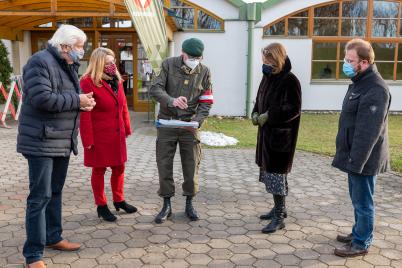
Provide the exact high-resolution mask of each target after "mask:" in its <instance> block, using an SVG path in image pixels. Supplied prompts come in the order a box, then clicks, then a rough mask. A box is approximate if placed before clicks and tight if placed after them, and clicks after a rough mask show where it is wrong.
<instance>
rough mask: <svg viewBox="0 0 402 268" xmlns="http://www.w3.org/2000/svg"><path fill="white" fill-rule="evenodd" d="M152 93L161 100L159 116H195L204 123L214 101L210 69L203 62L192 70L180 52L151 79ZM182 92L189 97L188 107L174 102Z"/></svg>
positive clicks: (165, 63)
mask: <svg viewBox="0 0 402 268" xmlns="http://www.w3.org/2000/svg"><path fill="white" fill-rule="evenodd" d="M150 95H151V97H152V98H154V99H155V100H156V101H157V102H159V103H160V111H159V115H158V118H160V119H178V120H182V121H191V120H192V121H197V122H198V123H199V124H200V126H201V124H202V122H203V121H204V119H205V118H206V117H208V115H209V110H210V109H211V106H212V103H213V96H212V84H211V75H210V71H209V69H208V67H206V66H205V65H203V64H201V63H200V64H199V65H198V66H197V67H196V68H195V69H194V70H191V69H190V68H188V67H187V66H186V65H185V64H184V62H183V59H182V57H181V56H180V57H172V58H168V59H166V60H165V61H164V62H163V63H162V69H161V72H160V74H159V75H158V76H156V77H155V78H154V79H153V81H152V86H151V89H150ZM180 96H184V97H186V98H187V104H188V108H187V109H184V110H182V109H179V108H176V107H174V106H173V100H174V99H175V98H177V97H180Z"/></svg>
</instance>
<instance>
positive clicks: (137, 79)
mask: <svg viewBox="0 0 402 268" xmlns="http://www.w3.org/2000/svg"><path fill="white" fill-rule="evenodd" d="M100 46H102V47H107V48H110V49H111V50H113V51H114V53H115V55H116V62H117V64H118V67H119V71H120V73H121V74H122V76H123V78H124V80H125V82H124V84H123V85H124V91H125V93H126V96H127V102H128V104H129V106H133V109H134V111H137V112H147V111H149V110H150V109H151V106H152V103H151V101H150V99H149V93H148V92H149V87H150V85H151V74H152V68H151V65H150V63H149V61H148V59H147V58H146V55H145V51H144V49H143V48H142V45H141V42H140V41H139V40H138V37H137V35H136V34H131V33H130V34H127V33H118V34H116V33H113V34H111V33H106V32H102V33H101V36H100Z"/></svg>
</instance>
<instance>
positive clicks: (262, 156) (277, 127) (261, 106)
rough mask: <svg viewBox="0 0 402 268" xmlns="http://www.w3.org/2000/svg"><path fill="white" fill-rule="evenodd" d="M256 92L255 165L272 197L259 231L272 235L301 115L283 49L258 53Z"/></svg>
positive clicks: (279, 223) (282, 211)
mask: <svg viewBox="0 0 402 268" xmlns="http://www.w3.org/2000/svg"><path fill="white" fill-rule="evenodd" d="M262 62H263V65H262V72H263V78H262V80H261V84H260V88H259V89H258V93H257V100H256V103H255V106H254V109H253V113H252V121H253V124H254V125H258V137H257V150H256V163H257V165H258V166H259V167H260V178H259V179H260V181H261V182H263V183H264V184H265V188H266V190H267V192H268V193H271V194H272V195H273V197H274V204H275V205H274V208H273V209H272V210H271V211H270V212H268V213H267V214H264V215H261V216H260V219H262V220H271V222H270V223H269V224H268V225H267V226H266V227H265V228H264V229H262V232H263V233H273V232H275V231H276V230H279V229H282V228H284V227H285V224H284V218H286V217H287V212H286V206H285V198H286V196H287V195H288V182H287V174H288V173H289V172H290V171H291V169H292V164H293V156H294V153H295V150H296V141H297V134H298V131H299V123H300V113H301V88H300V83H299V80H298V79H297V77H296V76H295V75H294V74H293V73H292V72H291V69H292V65H291V63H290V60H289V58H288V56H287V54H286V50H285V48H284V47H283V46H282V45H281V44H279V43H272V44H270V45H268V46H267V47H265V48H264V49H263V50H262Z"/></svg>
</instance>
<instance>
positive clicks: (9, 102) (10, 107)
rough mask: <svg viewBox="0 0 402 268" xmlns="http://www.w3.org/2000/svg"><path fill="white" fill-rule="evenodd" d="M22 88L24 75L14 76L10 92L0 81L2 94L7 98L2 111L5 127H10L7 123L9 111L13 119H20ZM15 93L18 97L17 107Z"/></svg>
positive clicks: (1, 118)
mask: <svg viewBox="0 0 402 268" xmlns="http://www.w3.org/2000/svg"><path fill="white" fill-rule="evenodd" d="M21 89H22V76H20V75H19V76H14V77H13V78H12V82H11V85H10V90H9V91H8V92H7V90H6V89H5V88H4V86H3V83H2V82H1V81H0V94H1V95H3V97H4V99H5V100H6V103H5V106H4V108H3V111H2V112H0V123H1V125H2V126H3V127H5V128H10V127H9V126H8V125H7V123H6V119H7V114H8V113H9V112H10V114H11V116H12V119H14V120H16V121H18V116H19V114H20V111H21V105H22V90H21ZM14 94H15V96H16V98H17V109H15V107H14V103H13V96H14Z"/></svg>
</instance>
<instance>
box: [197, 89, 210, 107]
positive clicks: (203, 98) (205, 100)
mask: <svg viewBox="0 0 402 268" xmlns="http://www.w3.org/2000/svg"><path fill="white" fill-rule="evenodd" d="M198 102H200V103H209V104H213V103H214V96H213V95H212V91H211V90H210V89H207V90H205V92H204V94H202V95H201V96H200V97H199V98H198Z"/></svg>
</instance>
